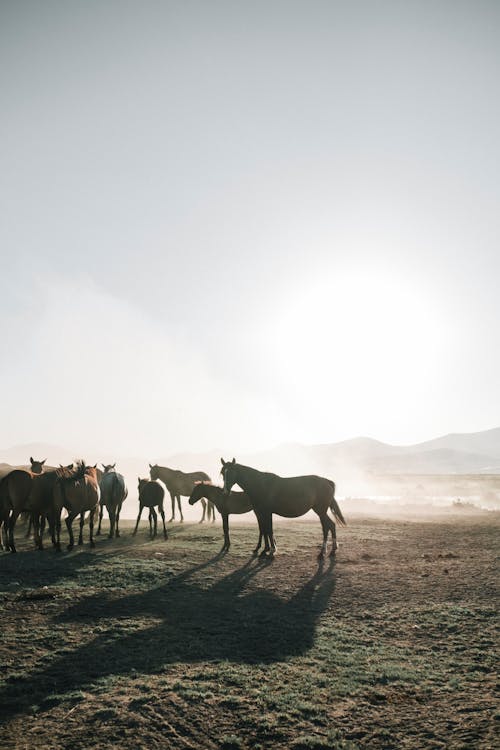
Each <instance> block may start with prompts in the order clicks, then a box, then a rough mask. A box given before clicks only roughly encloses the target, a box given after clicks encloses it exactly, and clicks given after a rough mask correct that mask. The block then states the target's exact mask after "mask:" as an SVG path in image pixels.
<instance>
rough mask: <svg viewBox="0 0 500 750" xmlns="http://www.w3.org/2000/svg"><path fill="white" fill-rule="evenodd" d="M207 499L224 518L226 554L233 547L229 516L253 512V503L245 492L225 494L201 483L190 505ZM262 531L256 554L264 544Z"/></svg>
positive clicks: (217, 488) (224, 550)
mask: <svg viewBox="0 0 500 750" xmlns="http://www.w3.org/2000/svg"><path fill="white" fill-rule="evenodd" d="M203 498H206V499H207V500H210V502H212V503H213V504H214V505H215V507H216V508H217V510H218V511H219V513H220V514H221V516H222V528H223V530H224V545H223V547H222V550H221V551H222V552H226V551H227V550H228V549H229V547H230V546H231V540H230V539H229V516H230V515H231V514H234V515H240V514H242V513H248V512H249V511H252V510H253V505H252V501H251V500H250V498H249V497H248V495H247V494H246V493H245V492H230V493H229V494H225V493H224V490H223V489H222V488H221V487H216V486H215V485H213V484H207V483H206V482H200V483H199V484H196V485H195V488H194V490H193V491H192V493H191V497H190V498H189V505H194V504H195V503H196V502H198V500H201V499H203ZM262 536H263V533H262V530H261V529H260V528H259V543H258V545H257V547H256V549H255V550H254V552H255V553H256V552H257V551H258V550H259V549H260V545H261V544H262Z"/></svg>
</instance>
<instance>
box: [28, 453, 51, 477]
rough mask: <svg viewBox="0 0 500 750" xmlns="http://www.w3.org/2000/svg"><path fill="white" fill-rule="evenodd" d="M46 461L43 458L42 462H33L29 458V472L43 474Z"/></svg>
mask: <svg viewBox="0 0 500 750" xmlns="http://www.w3.org/2000/svg"><path fill="white" fill-rule="evenodd" d="M46 460H47V459H46V458H44V459H43V461H35V459H34V458H33V457H32V456H30V464H31V471H32V472H33V474H42V472H43V465H44V463H45V461H46Z"/></svg>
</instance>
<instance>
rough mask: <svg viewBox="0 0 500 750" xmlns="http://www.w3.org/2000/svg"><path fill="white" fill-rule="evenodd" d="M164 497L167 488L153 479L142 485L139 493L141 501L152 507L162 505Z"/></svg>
mask: <svg viewBox="0 0 500 750" xmlns="http://www.w3.org/2000/svg"><path fill="white" fill-rule="evenodd" d="M164 497H165V490H164V489H163V487H162V486H161V484H158V482H156V481H155V480H154V479H151V480H150V481H149V482H146V483H145V484H144V485H143V486H142V488H141V491H140V494H139V502H141V503H142V504H143V505H145V506H146V507H149V508H150V507H152V506H154V505H160V504H161V503H162V502H163V498H164Z"/></svg>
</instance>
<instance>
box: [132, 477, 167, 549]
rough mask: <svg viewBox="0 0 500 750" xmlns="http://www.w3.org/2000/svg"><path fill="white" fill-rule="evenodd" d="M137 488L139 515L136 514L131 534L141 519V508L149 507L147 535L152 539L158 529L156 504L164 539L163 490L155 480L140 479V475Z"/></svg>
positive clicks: (165, 532) (165, 533) (165, 535)
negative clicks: (161, 522)
mask: <svg viewBox="0 0 500 750" xmlns="http://www.w3.org/2000/svg"><path fill="white" fill-rule="evenodd" d="M137 489H138V490H139V515H138V516H137V521H136V524H135V529H134V531H133V533H132V536H135V535H136V534H137V528H138V526H139V521H140V520H141V515H142V511H143V509H144V508H149V536H150V537H151V539H154V537H155V536H156V534H157V530H158V516H157V515H156V511H155V508H156V506H158V510H159V512H160V516H161V520H162V521H163V536H164V538H165V539H166V538H167V527H166V526H165V511H164V510H163V500H164V498H165V490H164V489H163V487H162V486H161V484H159V483H158V482H157V481H155V480H149V479H141V478H140V477H139V478H138V484H137ZM153 521H154V531H153Z"/></svg>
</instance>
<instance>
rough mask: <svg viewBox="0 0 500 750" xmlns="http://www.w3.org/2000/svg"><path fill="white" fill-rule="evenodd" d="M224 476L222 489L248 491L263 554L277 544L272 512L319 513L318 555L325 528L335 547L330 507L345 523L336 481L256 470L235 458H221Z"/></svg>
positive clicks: (286, 514) (290, 515)
mask: <svg viewBox="0 0 500 750" xmlns="http://www.w3.org/2000/svg"><path fill="white" fill-rule="evenodd" d="M221 462H222V470H221V474H222V476H223V477H224V492H225V493H226V494H229V491H230V490H231V487H233V485H235V484H239V486H240V487H241V488H242V489H243V490H244V491H245V492H246V493H247V494H248V496H249V497H250V499H251V502H252V506H253V509H254V511H255V515H256V516H257V518H258V520H259V525H260V527H261V528H262V529H263V533H264V540H265V549H264V554H265V553H267V552H270V553H271V554H274V551H275V549H276V545H275V543H274V539H273V536H272V518H273V513H277V514H278V515H279V516H284V517H285V518H298V517H299V516H303V515H304V514H305V513H307V512H308V511H309V510H314V512H315V513H317V514H318V516H319V520H320V521H321V526H322V528H323V544H322V546H321V550H320V553H319V557H320V558H323V557H324V556H325V554H326V545H327V541H328V532H330V533H331V535H332V549H331V553H330V554H331V555H332V556H333V555H335V551H336V549H337V534H336V529H335V523H334V522H333V521H332V519H331V518H330V517H329V515H328V511H329V510H331V511H332V512H333V515H334V516H335V518H336V519H337V521H338V522H339V523H341V524H342V525H344V526H345V520H344V516H343V515H342V511H341V510H340V508H339V506H338V503H337V501H336V500H335V483H334V482H332V481H331V480H330V479H325V478H324V477H318V476H315V475H309V476H303V477H280V476H278V475H277V474H271V473H269V472H264V471H258V470H257V469H252V468H251V467H250V466H243V465H242V464H237V463H236V461H235V459H234V458H233V460H232V461H224V459H223V458H221Z"/></svg>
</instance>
